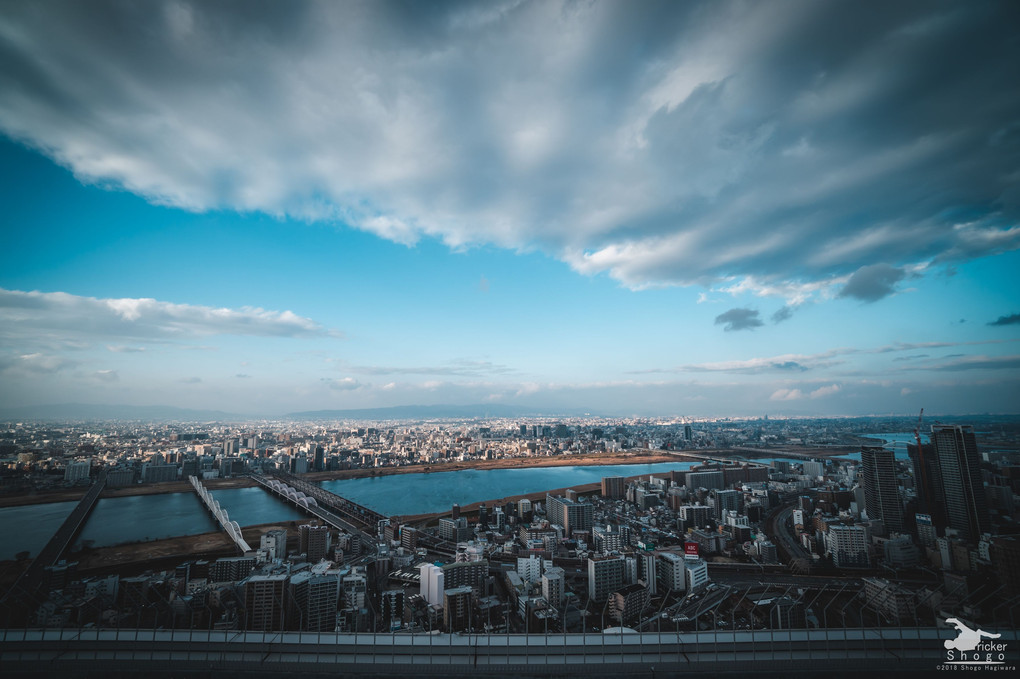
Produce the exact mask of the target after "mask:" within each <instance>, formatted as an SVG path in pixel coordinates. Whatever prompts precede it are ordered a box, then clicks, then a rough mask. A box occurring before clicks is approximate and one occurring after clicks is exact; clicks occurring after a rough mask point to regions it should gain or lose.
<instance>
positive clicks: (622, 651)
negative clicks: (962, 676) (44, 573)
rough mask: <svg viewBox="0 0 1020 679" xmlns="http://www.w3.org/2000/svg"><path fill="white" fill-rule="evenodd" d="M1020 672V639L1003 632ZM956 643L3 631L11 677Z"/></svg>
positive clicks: (558, 668) (544, 662)
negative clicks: (1019, 662) (1019, 651)
mask: <svg viewBox="0 0 1020 679" xmlns="http://www.w3.org/2000/svg"><path fill="white" fill-rule="evenodd" d="M997 632H998V633H1001V635H1002V636H1001V638H999V639H996V640H995V641H996V642H997V643H1002V644H1004V645H1005V647H1006V648H1007V649H1008V650H1007V658H1006V662H1004V663H1003V664H1002V665H1000V667H1003V668H1004V667H1006V666H1011V665H1012V666H1015V665H1016V663H1017V660H1016V654H1017V650H1016V649H1017V636H1018V633H1017V631H1016V630H1008V629H999V630H997ZM955 636H956V631H955V630H952V629H938V628H935V627H913V628H898V627H889V628H878V629H810V630H808V629H796V630H753V631H750V630H749V631H729V630H727V631H713V632H678V633H659V632H654V633H636V632H630V633H615V634H614V633H604V634H549V635H544V634H490V635H468V634H463V635H462V634H452V635H451V634H424V633H422V634H337V633H319V634H312V633H298V632H267V633H263V632H238V631H204V630H135V629H119V630H118V629H47V630H39V629H31V630H0V666H3V668H4V675H5V676H8V677H18V676H26V677H32V676H40V677H41V676H66V677H72V678H73V677H86V676H97V675H99V674H103V675H111V674H118V673H119V674H120V675H121V676H127V675H138V674H146V675H155V676H161V677H162V676H170V675H171V673H172V675H173V676H174V677H180V676H212V675H216V676H228V677H232V676H237V677H240V676H250V675H251V674H256V675H257V676H260V677H276V676H284V675H288V676H296V675H301V676H326V675H329V676H333V677H335V676H338V675H343V676H359V675H363V676H373V677H391V676H392V677H406V676H412V675H413V676H465V677H467V676H470V677H477V676H492V677H496V676H500V677H502V676H516V677H539V676H541V677H548V676H562V677H575V676H576V677H582V676H606V677H621V676H635V677H636V676H642V677H649V676H673V675H679V674H688V675H691V674H694V675H707V674H712V675H713V676H714V675H717V674H725V673H734V674H736V673H742V674H748V673H750V674H753V675H754V676H756V677H759V676H786V675H789V674H801V675H805V676H817V674H818V673H819V671H824V672H825V673H826V674H828V675H832V676H850V675H849V674H847V673H848V672H851V671H852V673H853V674H854V675H856V676H860V674H861V673H865V672H869V671H870V672H881V673H888V672H896V673H897V675H899V674H900V673H908V674H914V675H916V676H926V675H930V674H932V673H933V672H934V671H935V670H936V668H937V667H939V666H940V665H944V664H945V661H946V649H945V646H944V642H945V641H947V640H951V639H953V638H955ZM841 672H843V674H841Z"/></svg>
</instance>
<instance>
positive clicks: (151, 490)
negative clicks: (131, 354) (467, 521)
mask: <svg viewBox="0 0 1020 679" xmlns="http://www.w3.org/2000/svg"><path fill="white" fill-rule="evenodd" d="M681 459H682V458H679V457H677V456H676V455H670V454H668V453H664V452H661V451H627V452H613V453H598V454H593V455H557V456H555V457H520V458H508V459H500V460H473V461H470V462H450V463H446V464H432V465H422V464H414V465H405V466H401V467H374V468H371V469H345V470H339V471H329V472H311V473H308V474H302V475H301V478H302V479H304V480H306V481H309V482H312V483H318V482H319V481H337V480H341V479H361V478H368V477H379V476H391V475H394V474H423V473H424V474H428V473H433V472H435V473H440V472H453V471H459V470H463V469H519V468H528V469H530V468H534V467H574V466H578V467H579V466H599V465H619V464H651V463H655V462H678V461H680V460H681ZM202 483H203V484H204V485H205V487H206V488H208V489H209V490H225V489H228V488H250V487H252V486H255V485H256V484H255V482H254V481H252V480H251V479H249V478H247V477H245V476H239V477H235V478H229V479H209V480H207V481H203V482H202ZM191 492H194V490H193V489H192V487H191V484H190V483H188V482H186V481H174V482H169V483H150V484H143V485H131V486H124V487H122V488H107V489H106V490H104V491H103V494H102V495H101V496H100V497H104V498H108V497H131V496H135V495H164V494H169V493H191ZM84 494H85V488H68V489H61V490H54V491H46V492H32V493H22V494H8V495H0V508H2V507H21V506H24V505H35V504H47V503H50V502H77V501H78V500H80V499H81V498H82V496H83V495H84Z"/></svg>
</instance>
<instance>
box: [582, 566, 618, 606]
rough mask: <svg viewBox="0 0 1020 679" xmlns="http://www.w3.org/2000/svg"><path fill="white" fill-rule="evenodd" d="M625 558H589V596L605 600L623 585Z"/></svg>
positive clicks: (593, 599)
mask: <svg viewBox="0 0 1020 679" xmlns="http://www.w3.org/2000/svg"><path fill="white" fill-rule="evenodd" d="M625 565H626V564H625V563H624V559H623V557H622V556H619V557H611V558H608V559H591V558H589V559H588V597H589V598H590V599H591V600H592V601H605V600H606V598H607V597H609V595H610V594H611V593H612V592H615V591H616V590H618V589H620V588H621V587H623V583H624V567H625Z"/></svg>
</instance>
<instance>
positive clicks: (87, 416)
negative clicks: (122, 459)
mask: <svg viewBox="0 0 1020 679" xmlns="http://www.w3.org/2000/svg"><path fill="white" fill-rule="evenodd" d="M0 419H4V420H42V421H55V422H64V421H68V420H141V421H147V422H158V421H166V420H180V421H186V422H209V421H227V422H232V421H238V420H244V419H247V418H246V417H244V416H242V415H237V414H234V413H226V412H223V411H222V410H193V409H189V408H175V407H173V406H129V405H97V404H90V403H58V404H51V405H40V406H21V407H17V408H3V409H0Z"/></svg>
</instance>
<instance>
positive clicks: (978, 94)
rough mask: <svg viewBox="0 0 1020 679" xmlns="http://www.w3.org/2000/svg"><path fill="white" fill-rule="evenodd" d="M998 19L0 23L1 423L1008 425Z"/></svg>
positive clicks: (90, 18) (190, 11)
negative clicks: (167, 411)
mask: <svg viewBox="0 0 1020 679" xmlns="http://www.w3.org/2000/svg"><path fill="white" fill-rule="evenodd" d="M1016 18H1017V10H1016V8H1015V7H1014V6H1012V5H1010V4H1009V3H982V4H980V5H976V6H961V5H959V4H950V3H898V4H897V5H895V6H892V7H881V8H879V7H875V8H869V10H868V11H867V12H864V11H861V10H860V9H859V8H854V7H851V6H843V5H841V4H838V3H796V2H788V3H778V4H771V3H770V4H761V5H750V6H748V5H741V4H735V3H705V4H698V3H684V4H678V3H665V4H656V3H644V4H641V5H634V4H630V3H628V4H627V5H623V4H614V3H593V4H588V5H580V4H574V3H551V2H549V3H527V2H523V3H516V2H515V3H502V4H499V3H496V4H487V5H478V4H471V3H468V4H459V3H451V4H443V5H436V4H432V3H430V4H428V5H421V6H416V5H412V6H411V7H406V6H401V5H397V4H390V3H366V4H360V3H344V4H331V3H325V4H319V3H290V4H288V5H287V6H286V9H285V10H284V9H283V7H282V6H275V5H261V6H256V7H252V6H250V5H248V4H247V3H245V4H233V3H217V4H207V3H187V2H173V3H163V4H160V5H154V6H145V7H133V6H131V5H127V6H124V5H117V4H112V3H110V4H108V3H98V2H97V3H89V4H88V5H87V6H83V5H80V4H79V3H52V4H47V5H46V6H45V7H40V6H37V5H35V4H33V3H7V4H5V5H4V6H3V8H2V9H0V47H2V52H0V55H2V56H0V64H3V68H2V69H0V72H2V73H3V75H2V76H0V133H2V135H0V177H2V178H3V181H2V182H0V196H2V201H3V204H4V205H5V207H6V209H5V210H4V217H3V220H4V221H3V242H4V247H3V248H0V271H2V273H0V338H2V339H0V384H2V385H3V389H0V408H13V407H17V406H24V405H39V404H47V403H68V402H80V403H93V404H122V403H123V404H140V405H167V406H177V407H184V408H197V409H214V410H220V411H225V412H230V413H238V414H243V415H253V416H259V415H265V416H274V415H280V414H283V413H287V412H293V411H304V410H325V409H356V408H369V407H386V406H398V405H408V404H422V405H434V404H498V405H507V406H521V407H527V408H535V409H543V410H550V411H553V410H557V409H559V410H563V411H567V410H569V411H571V412H577V411H579V410H584V409H590V410H591V411H593V412H598V413H607V414H614V415H621V416H625V415H629V414H647V415H667V414H674V415H691V416H755V415H760V414H764V413H768V414H769V415H770V416H783V415H789V416H840V415H849V416H856V415H870V414H885V413H898V414H906V413H916V412H917V411H918V410H919V409H920V408H921V407H924V408H925V411H926V413H932V414H950V413H952V414H961V415H963V414H970V413H985V412H990V413H1016V412H1017V404H1018V402H1020V376H1018V372H1017V371H1018V370H1020V348H1018V344H1017V343H1018V342H1020V306H1018V304H1017V294H1016V291H1017V290H1018V289H1020V274H1018V273H1017V272H1018V271H1020V254H1018V252H1017V249H1018V247H1020V226H1018V224H1017V215H1018V213H1020V204H1018V198H1020V194H1018V193H1017V186H1020V177H1018V175H1017V170H1016V168H1017V167H1018V166H1020V164H1018V161H1020V145H1018V141H1017V138H1018V129H1020V128H1018V123H1017V120H1018V118H1017V115H1018V111H1020V94H1018V93H1017V92H1016V91H1015V88H1012V87H1010V86H1009V85H1008V83H1010V82H1016V81H1017V80H1018V79H1020V72H1018V71H1020V66H1018V64H1020V54H1017V46H1016V43H1015V41H1014V40H1012V26H1015V25H1016Z"/></svg>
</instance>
